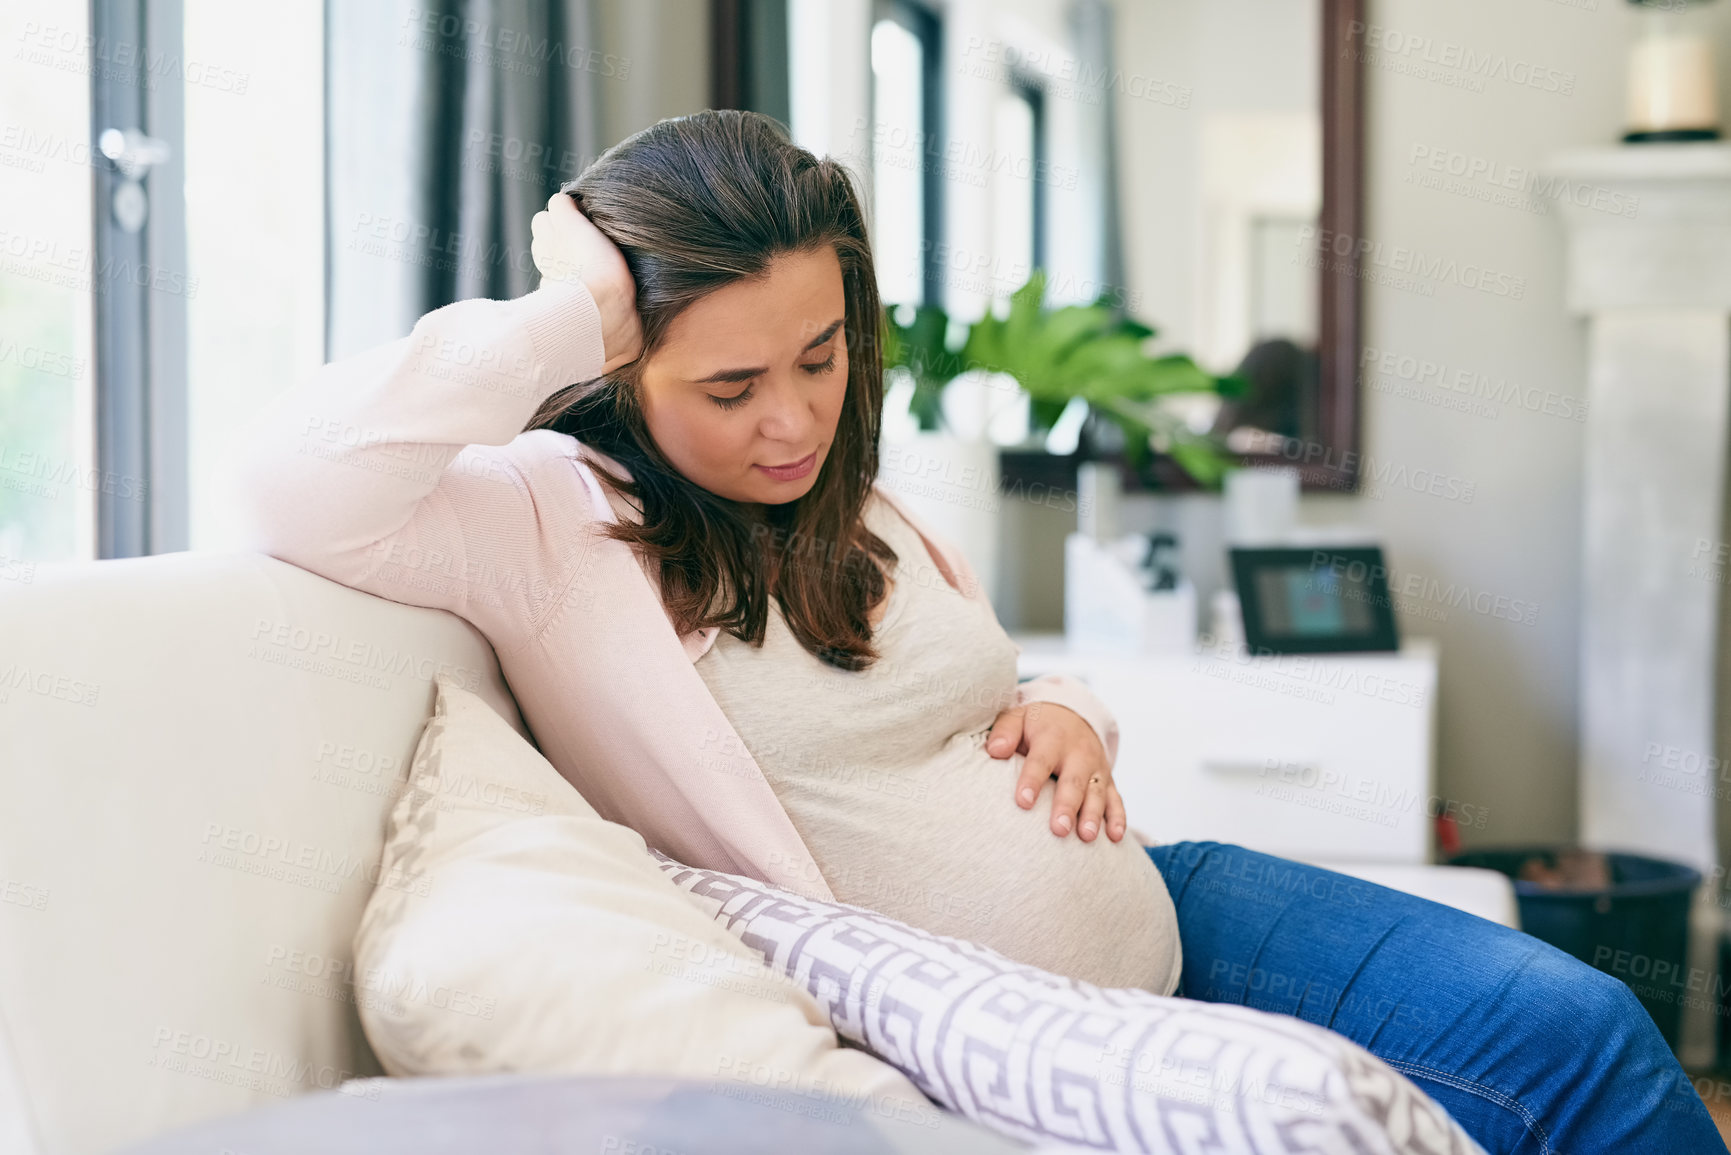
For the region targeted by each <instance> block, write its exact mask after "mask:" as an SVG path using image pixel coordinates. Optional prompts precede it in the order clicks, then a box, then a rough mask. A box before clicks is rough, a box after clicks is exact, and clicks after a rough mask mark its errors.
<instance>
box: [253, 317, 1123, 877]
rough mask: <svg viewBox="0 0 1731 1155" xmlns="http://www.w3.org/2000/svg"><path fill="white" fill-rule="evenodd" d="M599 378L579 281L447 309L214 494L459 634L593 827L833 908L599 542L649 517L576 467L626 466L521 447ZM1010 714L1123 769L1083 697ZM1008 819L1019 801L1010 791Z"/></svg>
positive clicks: (940, 558)
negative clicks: (481, 647) (1069, 717)
mask: <svg viewBox="0 0 1731 1155" xmlns="http://www.w3.org/2000/svg"><path fill="white" fill-rule="evenodd" d="M603 360H604V358H603V355H602V342H601V325H600V316H599V314H598V312H597V310H596V307H595V302H594V299H593V298H592V297H591V296H590V295H589V292H588V290H587V289H584V288H583V287H582V286H580V285H558V284H554V285H545V286H543V287H542V288H539V289H537V290H535V291H534V292H532V293H529V294H528V295H526V296H523V297H519V298H518V299H516V300H514V301H490V300H483V299H476V300H468V301H459V302H457V303H455V304H451V305H446V306H445V307H443V308H440V309H436V310H434V311H433V312H430V313H428V314H427V315H426V316H424V317H422V318H421V319H420V321H419V322H417V323H416V325H415V327H414V330H413V331H412V332H411V333H410V334H409V335H408V336H407V337H404V338H401V339H399V340H396V341H392V342H390V343H388V344H385V345H381V346H378V347H376V348H373V349H369V350H367V351H365V352H362V353H357V354H355V355H353V356H350V357H346V358H344V359H342V360H340V361H336V362H332V363H331V364H328V365H325V366H323V367H321V368H320V369H319V370H318V371H317V372H315V373H313V374H311V375H309V376H308V377H307V378H306V379H305V380H304V381H302V382H300V383H298V384H297V385H295V386H294V387H293V388H291V389H288V390H286V391H284V392H283V393H282V394H280V395H278V396H277V397H275V398H274V399H273V400H272V401H271V402H270V403H269V405H268V406H267V407H266V408H265V410H264V411H263V412H262V413H261V414H260V415H259V416H258V417H257V418H256V419H255V421H254V423H253V425H252V427H251V429H250V430H249V432H248V435H247V436H246V437H245V438H244V439H241V440H239V441H237V442H236V443H235V449H234V450H233V451H232V452H231V453H230V455H229V456H228V457H227V458H226V459H225V461H224V464H223V465H222V466H221V471H220V477H221V480H220V481H219V484H221V485H224V486H226V487H228V489H229V493H228V497H229V499H230V500H231V501H233V502H235V503H236V504H235V506H234V508H235V510H236V512H237V513H238V514H239V515H240V518H241V521H240V523H239V524H240V527H241V528H242V529H243V530H244V532H245V534H246V537H247V539H248V540H247V544H248V546H249V547H250V548H254V549H257V550H259V551H260V552H264V553H269V554H271V555H273V556H275V557H278V558H281V559H283V560H284V561H287V562H290V563H292V564H294V565H297V566H300V567H301V568H303V569H307V570H311V571H312V572H314V573H317V574H320V575H323V576H324V577H327V578H330V579H331V580H333V581H337V582H341V583H342V584H344V585H347V586H352V587H353V588H355V589H359V590H364V591H366V592H367V593H371V594H376V595H377V596H379V597H383V598H389V599H390V600H392V601H396V602H405V603H408V604H410V605H417V606H432V607H436V608H438V609H444V610H449V611H450V612H452V613H454V614H458V615H460V616H461V617H463V618H465V619H466V620H468V621H469V622H470V623H472V624H473V625H474V626H475V627H476V628H477V629H478V630H480V631H481V633H482V634H484V635H485V636H486V638H487V639H488V641H489V642H491V643H492V645H493V649H494V651H495V652H496V653H497V655H498V658H499V664H500V668H501V670H502V671H503V673H504V675H505V679H506V681H507V682H508V683H509V685H510V688H511V692H512V694H513V696H514V697H515V698H516V700H517V704H518V707H519V708H520V709H521V711H522V713H523V719H524V721H525V722H526V723H527V724H528V726H529V729H530V732H531V733H532V734H533V735H534V738H535V742H536V744H537V745H538V746H539V747H540V750H541V752H542V753H543V754H544V755H545V756H546V757H547V759H548V761H550V762H551V763H552V764H553V766H555V767H556V768H557V769H558V771H559V772H560V773H561V774H562V775H564V776H565V778H566V779H568V780H569V781H570V782H571V784H572V785H573V786H575V787H576V788H577V789H578V791H579V792H581V793H582V795H583V797H584V798H586V799H587V800H588V801H589V803H590V805H592V806H593V807H594V808H595V809H596V811H597V812H598V813H600V814H601V816H602V817H604V818H606V819H609V820H610V821H614V822H620V823H624V824H625V825H628V826H630V827H632V828H633V829H635V830H636V831H638V832H639V833H640V834H642V835H643V837H644V839H645V840H646V841H647V842H648V843H649V845H650V846H652V847H654V848H656V849H658V850H661V851H663V852H664V853H666V854H669V855H671V856H673V857H674V858H677V859H679V860H680V861H682V862H686V863H689V864H691V865H693V866H700V867H706V868H709V869H713V870H723V871H731V872H735V873H740V874H746V875H750V876H751V877H753V878H756V879H758V880H760V881H763V882H769V883H774V884H777V885H781V886H785V887H788V888H789V889H792V890H795V891H798V892H799V893H802V894H805V895H808V896H811V897H814V898H821V899H826V900H828V899H832V898H833V895H832V894H831V893H830V890H829V887H828V885H827V884H826V883H825V882H824V880H823V877H822V875H821V874H820V873H819V872H818V869H817V866H816V864H815V863H814V862H813V860H812V857H811V854H810V852H809V851H808V850H807V849H806V846H805V843H804V842H803V841H802V840H801V838H800V836H799V834H798V833H797V832H796V831H795V829H794V827H793V824H792V823H791V822H790V821H789V820H788V817H787V813H786V811H784V810H783V809H782V807H781V804H780V803H779V802H778V801H777V800H776V797H775V794H774V792H773V791H772V790H771V789H770V786H769V784H768V782H767V781H766V780H765V779H764V777H763V774H762V772H761V771H760V770H759V769H758V767H757V764H756V762H755V761H754V760H753V759H752V758H751V755H750V753H749V752H748V751H746V750H745V747H744V744H743V743H742V742H741V741H740V739H739V737H738V735H737V734H736V733H735V732H734V730H733V728H732V727H731V726H730V725H729V724H728V721H727V719H726V717H725V716H723V714H722V712H721V709H720V707H719V706H717V705H716V702H715V699H714V698H713V697H712V696H711V695H710V693H709V690H708V687H707V686H705V685H704V682H703V679H702V678H701V677H700V676H699V675H698V673H697V671H696V670H694V669H692V663H693V662H695V661H696V660H697V658H698V657H699V656H701V655H702V654H703V653H704V651H705V650H707V649H708V648H709V646H710V644H711V643H712V642H713V641H714V640H715V635H716V630H715V628H713V627H712V628H710V629H706V630H698V631H694V632H692V633H690V634H687V635H685V636H684V637H679V636H677V635H676V633H675V631H674V629H673V628H672V623H671V621H670V619H669V618H668V616H667V614H666V611H665V610H664V609H663V607H662V605H661V602H660V598H659V595H658V593H657V590H658V578H657V577H656V575H655V574H653V573H651V572H650V570H649V568H648V567H647V566H646V565H644V564H643V562H642V560H641V558H639V557H638V555H637V554H636V553H635V551H633V550H632V549H630V547H628V546H626V545H625V544H623V543H621V542H614V541H604V540H601V539H598V538H596V537H595V536H594V535H593V534H592V533H591V532H590V527H591V525H592V524H593V523H595V522H596V520H597V519H599V518H612V517H621V516H623V517H636V516H638V515H639V514H640V511H639V509H638V508H637V507H636V506H634V505H632V504H631V503H630V502H629V501H628V500H627V499H626V498H624V497H623V496H622V495H620V494H617V493H614V492H613V491H612V490H611V489H610V488H608V487H604V486H603V485H601V484H600V482H599V481H598V480H597V478H596V477H595V475H594V474H593V473H592V472H591V471H590V469H589V467H588V465H587V464H586V463H585V459H589V460H594V461H599V462H601V463H602V464H604V465H606V466H607V467H609V468H610V469H613V470H614V471H616V472H618V473H620V474H621V475H625V476H629V474H628V472H627V471H626V470H625V469H624V468H623V467H622V466H621V465H620V464H619V463H618V462H616V461H614V460H613V459H611V458H610V457H608V456H605V455H603V454H601V453H599V452H597V451H596V450H594V449H593V448H591V447H589V446H586V445H582V444H580V443H579V442H578V441H577V440H576V439H575V438H573V437H570V436H568V435H566V434H562V433H555V432H553V431H551V430H535V431H532V432H527V433H525V432H523V431H522V430H523V426H524V425H525V424H526V423H527V422H528V420H529V418H530V417H531V415H532V414H533V413H534V411H535V409H536V408H537V406H538V405H539V404H540V402H541V401H542V400H544V399H545V398H546V397H547V396H548V395H549V394H551V393H553V392H554V391H556V390H558V389H560V388H562V387H564V386H565V385H568V384H570V383H572V382H575V381H583V380H587V379H589V378H592V377H595V376H597V375H599V373H600V371H601V366H602V363H603ZM878 491H879V492H880V493H882V494H883V495H884V497H885V498H887V499H888V500H889V501H890V503H891V504H892V505H893V506H894V507H895V508H896V509H897V510H899V511H900V512H901V513H902V514H903V515H904V516H905V517H907V519H908V521H909V522H910V524H912V525H913V527H914V528H915V529H916V530H917V531H918V532H919V534H920V536H921V538H922V539H923V540H924V541H925V543H926V545H927V547H928V548H929V549H930V551H931V554H932V558H933V560H934V561H935V562H936V565H937V568H938V570H939V572H941V573H942V574H943V575H944V577H945V579H946V580H948V581H949V582H950V584H951V585H952V586H955V587H957V588H959V589H960V590H961V591H962V592H964V593H965V594H966V595H967V596H969V597H973V598H978V599H980V600H981V601H985V593H984V591H983V590H982V589H981V588H980V583H979V582H978V580H977V579H976V578H975V576H974V573H973V571H972V570H971V569H970V567H969V565H968V563H967V560H966V559H965V558H964V557H963V556H962V555H961V553H960V552H959V551H958V550H956V549H955V548H954V546H953V545H952V544H951V543H949V542H947V541H945V540H942V539H940V538H939V537H938V536H937V535H936V534H935V533H934V532H933V531H932V529H931V528H930V527H929V526H928V525H926V524H925V522H924V521H923V519H921V518H919V517H917V516H916V515H915V514H914V513H913V512H912V511H911V510H910V509H908V507H907V506H906V505H905V504H904V503H903V502H902V501H901V499H900V498H899V497H897V496H896V494H895V493H894V491H893V490H890V489H888V488H887V487H885V486H883V485H881V484H880V485H879V486H878ZM987 605H988V607H989V605H990V603H989V602H988V603H987ZM1018 701H1020V702H1034V701H1048V702H1054V703H1058V704H1061V705H1064V706H1067V707H1069V708H1071V709H1073V710H1075V711H1076V712H1077V713H1078V714H1080V715H1081V716H1082V717H1083V718H1085V719H1087V720H1088V722H1089V723H1090V725H1092V726H1093V727H1094V729H1095V731H1096V732H1097V733H1098V734H1099V735H1100V738H1101V741H1102V742H1103V743H1104V745H1105V747H1106V751H1107V754H1108V756H1109V757H1111V758H1112V759H1113V760H1114V761H1115V760H1116V758H1117V753H1118V727H1117V723H1116V721H1115V720H1114V719H1113V717H1112V716H1111V714H1110V712H1109V711H1108V710H1107V709H1106V707H1105V706H1104V705H1103V704H1102V703H1101V702H1100V700H1099V699H1098V698H1096V697H1095V696H1094V694H1093V693H1092V692H1091V691H1090V690H1089V689H1088V688H1087V686H1085V685H1084V684H1083V683H1082V682H1080V681H1079V680H1077V679H1075V678H1071V677H1066V676H1057V675H1054V676H1046V677H1041V678H1036V679H1034V680H1032V681H1029V682H1024V683H1022V685H1021V687H1020V689H1019V691H1018ZM1004 805H1006V806H1013V805H1015V803H1014V801H1013V800H1012V799H1011V797H1010V788H1009V783H1008V781H1007V780H1006V785H1005V790H1004ZM956 817H957V820H958V821H966V817H967V816H966V815H957V816H956ZM1054 837H1055V836H1054ZM1102 837H1104V836H1103V835H1102Z"/></svg>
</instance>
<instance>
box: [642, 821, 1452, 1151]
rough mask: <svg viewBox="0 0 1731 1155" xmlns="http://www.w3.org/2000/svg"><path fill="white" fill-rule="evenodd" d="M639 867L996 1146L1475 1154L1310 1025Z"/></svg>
mask: <svg viewBox="0 0 1731 1155" xmlns="http://www.w3.org/2000/svg"><path fill="white" fill-rule="evenodd" d="M649 853H650V854H651V855H653V856H654V858H655V859H656V861H657V862H658V863H659V865H660V866H661V869H662V870H664V871H666V872H667V873H668V875H669V876H670V877H671V878H672V879H673V881H674V882H675V883H676V884H678V886H679V887H680V888H682V889H683V890H684V891H686V892H687V893H688V894H689V895H691V896H692V898H693V899H694V900H696V901H697V902H698V903H699V904H700V905H701V906H702V907H703V908H704V909H705V910H707V911H708V912H709V913H710V915H711V916H712V917H714V918H715V919H716V920H717V921H718V922H720V923H722V924H723V925H725V926H727V928H728V929H730V930H732V931H733V932H734V933H735V934H737V935H739V936H740V938H741V939H742V940H743V941H744V942H745V944H746V945H747V946H749V947H751V948H752V949H754V950H756V951H758V952H759V953H761V954H762V956H763V959H764V961H765V963H767V964H768V965H769V966H770V967H771V968H772V969H773V970H775V971H777V972H779V973H781V974H784V975H787V976H788V977H790V978H792V979H793V980H794V981H795V982H796V983H797V984H798V985H799V986H801V987H803V988H804V989H805V990H807V991H809V992H810V993H811V995H812V997H813V998H815V999H816V1000H817V1002H818V1004H819V1006H821V1007H822V1008H823V1009H824V1011H825V1012H826V1013H827V1014H828V1016H829V1021H830V1023H831V1024H832V1025H833V1026H834V1027H835V1030H836V1033H837V1034H838V1035H840V1036H842V1037H843V1038H845V1039H847V1040H848V1041H849V1042H852V1043H854V1044H855V1045H857V1046H859V1047H861V1048H863V1049H865V1050H867V1051H870V1052H871V1053H872V1054H874V1055H876V1056H877V1057H878V1058H880V1059H883V1060H884V1061H885V1062H888V1063H890V1064H892V1065H893V1066H895V1067H898V1068H900V1069H901V1070H902V1071H903V1072H904V1073H905V1074H906V1075H907V1076H908V1077H909V1079H911V1080H912V1081H913V1083H914V1084H915V1085H916V1086H918V1087H919V1088H920V1090H922V1091H924V1092H925V1093H926V1094H927V1095H929V1096H931V1098H932V1099H934V1100H935V1101H937V1102H939V1103H941V1104H943V1105H944V1106H946V1107H949V1108H950V1109H952V1110H954V1111H958V1112H960V1113H962V1114H964V1115H966V1116H968V1117H969V1118H971V1119H974V1120H976V1121H978V1122H980V1123H982V1124H984V1125H986V1126H988V1127H991V1128H993V1129H994V1130H997V1131H1001V1132H1003V1133H1005V1134H1008V1135H1012V1136H1015V1137H1018V1138H1023V1139H1027V1140H1030V1141H1041V1140H1047V1141H1049V1140H1057V1141H1060V1142H1066V1143H1073V1144H1078V1145H1083V1146H1088V1147H1093V1148H1096V1149H1105V1150H1110V1151H1148V1152H1171V1153H1173V1155H1190V1153H1192V1152H1198V1151H1210V1152H1244V1153H1249V1152H1256V1153H1263V1152H1267V1153H1269V1155H1274V1153H1292V1152H1304V1153H1306V1155H1335V1153H1338V1155H1372V1153H1375V1155H1471V1153H1479V1155H1483V1149H1482V1148H1481V1147H1479V1145H1478V1144H1477V1143H1475V1142H1474V1141H1473V1140H1472V1139H1471V1138H1470V1137H1469V1136H1468V1135H1467V1134H1466V1132H1465V1131H1463V1130H1461V1128H1460V1126H1459V1124H1457V1123H1456V1122H1455V1121H1454V1120H1453V1119H1452V1118H1450V1116H1449V1115H1448V1113H1447V1112H1445V1111H1444V1110H1443V1109H1442V1108H1441V1107H1440V1106H1438V1105H1437V1103H1436V1102H1435V1101H1434V1100H1432V1099H1431V1098H1430V1097H1429V1096H1427V1095H1425V1094H1424V1092H1422V1091H1420V1090H1419V1089H1418V1088H1417V1087H1416V1086H1414V1085H1413V1084H1412V1083H1411V1082H1409V1081H1408V1080H1407V1079H1406V1078H1405V1077H1404V1076H1403V1075H1401V1074H1399V1073H1398V1072H1396V1071H1394V1070H1393V1069H1392V1068H1390V1067H1389V1066H1388V1065H1387V1064H1386V1063H1384V1062H1382V1060H1380V1059H1378V1058H1376V1056H1374V1055H1372V1054H1371V1053H1370V1052H1369V1051H1366V1050H1364V1049H1363V1048H1362V1047H1360V1046H1358V1045H1357V1044H1356V1043H1353V1042H1352V1041H1350V1040H1349V1039H1346V1038H1345V1037H1343V1036H1341V1035H1337V1034H1334V1033H1333V1032H1331V1031H1327V1030H1324V1029H1323V1028H1321V1027H1317V1026H1313V1025H1312V1024H1309V1023H1305V1022H1302V1021H1301V1020H1298V1019H1293V1018H1289V1017H1287V1016H1284V1015H1276V1014H1270V1013H1267V1012H1263V1011H1257V1010H1252V1009H1250V1008H1248V1007H1235V1006H1225V1005H1220V1004H1216V1003H1204V1002H1196V1001H1192V1000H1189V999H1181V998H1163V997H1161V996H1159V995H1155V994H1152V993H1150V992H1148V991H1143V990H1135V989H1124V990H1116V989H1115V990H1107V989H1102V988H1100V987H1096V986H1094V985H1092V984H1090V983H1085V982H1078V981H1076V980H1074V979H1070V978H1066V977H1063V976H1060V975H1055V974H1052V973H1050V972H1048V971H1042V970H1039V969H1037V968H1034V967H1030V966H1025V965H1022V964H1020V963H1015V962H1011V961H1010V960H1009V959H1007V958H1005V957H1004V956H1003V955H1000V954H998V953H997V952H996V951H992V950H989V949H987V948H985V947H982V946H979V945H977V944H974V943H970V942H967V941H965V940H962V939H955V938H947V937H944V936H941V935H935V934H930V933H927V932H925V931H922V930H918V929H916V928H914V927H910V926H908V925H906V924H905V923H901V922H897V921H895V920H894V919H890V918H886V917H884V916H883V915H879V914H876V913H873V912H872V911H869V910H865V909H862V908H860V907H855V906H847V905H844V904H840V903H825V902H820V901H817V900H814V899H808V898H803V897H801V896H799V895H797V894H794V893H792V892H791V891H785V890H781V889H779V888H777V887H773V886H770V885H768V884H766V883H760V882H757V881H755V880H753V879H749V878H744V877H741V876H739V875H734V874H723V873H720V872H718V871H711V870H700V869H696V868H692V867H688V866H684V865H682V864H681V863H678V862H675V861H674V860H673V859H671V858H668V857H667V856H666V855H664V854H661V853H660V852H658V851H654V850H650V851H649Z"/></svg>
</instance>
